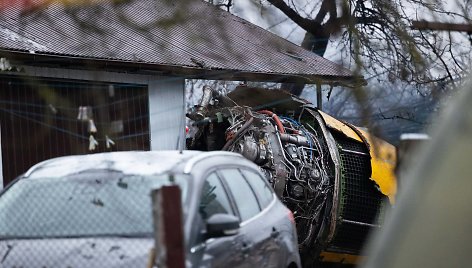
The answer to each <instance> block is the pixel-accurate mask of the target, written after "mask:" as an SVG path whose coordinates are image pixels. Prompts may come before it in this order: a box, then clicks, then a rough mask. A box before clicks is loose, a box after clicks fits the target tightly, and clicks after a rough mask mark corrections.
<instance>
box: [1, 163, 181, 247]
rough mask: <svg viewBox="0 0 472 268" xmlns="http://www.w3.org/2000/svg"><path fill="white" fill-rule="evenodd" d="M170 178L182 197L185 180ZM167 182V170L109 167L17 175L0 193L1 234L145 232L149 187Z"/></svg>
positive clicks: (148, 230) (148, 226)
mask: <svg viewBox="0 0 472 268" xmlns="http://www.w3.org/2000/svg"><path fill="white" fill-rule="evenodd" d="M173 177H174V180H175V182H176V183H177V184H178V185H179V186H180V188H181V189H182V199H183V200H185V199H186V189H187V186H188V185H187V183H188V180H187V179H185V177H183V175H176V176H173ZM169 184H171V181H170V179H169V175H167V174H166V175H146V176H143V175H128V174H123V173H121V172H112V171H108V170H95V171H87V172H81V173H78V174H73V175H68V176H65V177H61V178H47V177H43V178H36V179H29V178H26V179H21V180H19V181H18V182H17V183H15V184H14V185H12V187H10V188H9V189H8V190H7V191H6V192H4V193H3V194H2V195H1V196H0V239H7V238H10V239H13V238H48V237H95V236H123V237H136V236H149V235H151V234H152V232H153V230H152V223H153V220H152V208H151V203H152V202H151V196H150V193H151V190H152V189H158V188H160V187H162V186H163V185H169Z"/></svg>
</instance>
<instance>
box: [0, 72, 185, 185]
mask: <svg viewBox="0 0 472 268" xmlns="http://www.w3.org/2000/svg"><path fill="white" fill-rule="evenodd" d="M23 68H24V70H25V72H24V73H22V75H21V77H23V80H24V81H25V82H24V83H22V82H21V81H23V80H21V79H20V80H15V79H13V78H14V77H17V78H18V77H19V76H17V74H7V73H2V76H3V77H7V78H8V79H3V81H4V82H3V83H2V84H1V85H0V86H1V87H2V88H1V89H2V91H1V92H2V94H7V93H8V92H10V93H9V94H10V95H9V96H2V98H0V99H1V100H0V108H1V109H0V117H1V119H0V127H1V131H2V134H8V138H7V137H6V135H1V139H2V140H1V142H0V144H2V145H3V147H2V146H1V145H0V149H3V151H2V153H3V161H1V156H0V174H1V175H5V172H7V171H8V172H7V173H8V176H3V177H4V183H5V184H6V183H8V182H9V181H11V179H13V175H12V174H14V176H17V175H19V174H21V173H22V172H24V171H26V169H27V168H28V167H30V166H31V165H33V164H34V163H35V162H38V161H41V160H44V159H46V158H51V157H56V156H61V155H67V154H83V153H94V152H101V151H113V150H163V149H176V148H177V147H179V146H180V147H179V149H180V148H183V144H184V141H185V140H184V139H185V132H184V131H185V125H184V123H185V120H184V118H185V112H184V106H185V98H184V84H185V83H184V79H183V78H174V77H158V76H153V75H135V74H124V73H114V72H104V71H93V72H92V71H82V70H67V69H59V68H38V67H30V66H24V67H23ZM12 79H13V80H12ZM71 79H74V80H71ZM9 80H11V81H9ZM12 81H17V82H16V83H22V84H23V85H22V86H23V88H20V87H18V85H17V86H16V87H17V89H19V90H12V89H13V88H11V87H12ZM18 81H20V82H18ZM26 81H27V82H26ZM45 81H46V82H45ZM74 81H75V82H74ZM76 84H77V85H79V84H81V85H82V86H78V87H75V86H73V85H76ZM45 85H46V86H45ZM61 87H66V88H67V87H69V88H68V89H64V90H68V93H65V95H64V94H63V93H64V92H65V91H64V90H61ZM7 88H10V91H8V90H4V89H7ZM125 88H126V90H127V91H126V92H127V93H126V94H124V93H123V92H124V90H125ZM48 90H49V92H50V91H51V90H52V91H54V90H55V91H54V92H55V94H53V95H57V96H56V97H52V98H51V97H49V99H48V97H44V96H42V97H40V96H39V95H41V94H43V95H44V92H45V91H48ZM81 92H82V93H81ZM86 92H88V93H87V94H85V93H86ZM12 93H13V94H12ZM59 93H61V94H59ZM91 93H93V94H91ZM98 93H100V94H98ZM15 94H16V95H15ZM120 94H121V97H120ZM143 94H145V96H144V99H143V98H142V97H143V96H142V95H143ZM136 95H137V96H136ZM58 97H60V99H58ZM39 99H41V100H39ZM2 101H3V104H2V103H1V102H2ZM15 101H17V102H20V103H23V104H25V103H29V104H33V107H29V108H28V109H26V110H22V109H23V108H24V107H23V106H21V105H20V106H18V105H17V106H12V105H11V103H10V104H9V105H6V104H8V102H12V103H14V102H15ZM64 101H65V103H67V104H64V103H63V102H64ZM36 102H37V104H38V105H35V103H36ZM51 103H52V104H53V105H52V107H49V104H51ZM57 103H62V104H61V105H62V106H70V107H66V108H70V109H69V111H68V113H67V115H65V111H64V109H62V110H61V108H64V107H55V106H61V105H58V104H57ZM120 103H121V105H120ZM112 104H113V105H112ZM124 104H126V105H124ZM82 105H84V106H87V105H88V106H92V107H94V108H93V110H94V116H95V117H96V119H95V120H96V122H95V125H96V127H97V128H98V133H97V134H94V138H95V139H96V140H97V141H98V142H99V145H98V146H97V148H96V149H95V150H93V151H90V150H88V145H89V140H87V139H85V138H87V137H88V136H89V135H90V134H91V133H89V132H88V131H89V130H88V124H87V123H85V124H84V122H76V120H77V113H78V110H79V108H78V107H79V106H82ZM106 106H107V107H108V106H109V108H107V109H105V108H104V107H106ZM54 109H56V110H58V114H54V112H53V111H52V110H54ZM56 112H57V111H56ZM143 113H144V115H143ZM56 117H57V118H56ZM137 118H138V119H139V120H138V119H137ZM32 120H33V121H36V122H32ZM44 120H46V121H44ZM51 120H52V121H51ZM120 120H121V121H122V123H121V124H118V125H121V127H122V128H124V129H123V130H122V133H121V134H119V133H118V134H117V133H115V134H108V132H109V131H110V128H112V126H111V125H110V124H109V123H111V122H114V121H120ZM133 120H134V121H133ZM64 121H68V122H69V124H68V125H67V127H66V126H65V125H64ZM131 121H132V122H133V123H130V122H131ZM8 124H10V125H9V127H8V129H5V125H8ZM71 124H72V125H71ZM45 125H49V128H51V127H52V128H53V129H54V128H55V129H54V131H51V130H48V131H49V132H48V131H46V130H45V129H48V127H45ZM114 127H116V125H115V126H114ZM119 127H120V126H118V128H119ZM57 129H59V131H57ZM105 129H106V130H107V131H108V132H107V133H105ZM64 130H65V131H64ZM45 131H46V132H47V133H49V134H48V135H49V136H48V135H46V140H44V139H43V140H35V139H33V138H32V137H35V136H38V133H43V134H42V135H43V138H44V132H45ZM67 132H71V133H72V134H73V135H72V136H77V137H70V136H71V135H70V133H67ZM105 134H108V135H109V136H110V138H111V139H112V140H113V141H114V142H115V145H114V146H111V147H110V148H108V147H106V146H105V144H106V143H105V142H106V139H105ZM15 135H16V137H17V138H16V140H15V141H13V139H14V138H12V137H15ZM179 135H180V136H181V138H180V139H179ZM73 138H75V139H73ZM6 139H8V140H6ZM12 141H13V143H12V144H11V145H8V144H10V143H11V142H12ZM59 143H60V144H59ZM177 143H179V144H180V145H179V146H177ZM6 146H7V147H8V148H6ZM15 146H16V147H15ZM25 146H27V147H25ZM28 146H29V147H28ZM52 147H54V148H52ZM19 148H23V149H22V150H19ZM25 148H26V149H25ZM48 148H49V149H48ZM51 148H52V149H51ZM7 152H9V153H10V154H12V155H13V154H15V155H17V158H18V159H15V162H13V161H11V160H12V159H11V157H9V158H10V159H9V158H6V157H5V154H6V153H7ZM32 155H35V156H34V157H33V156H32ZM25 156H27V157H25ZM7 159H9V160H8V162H7ZM12 163H15V164H12ZM1 164H3V167H2V165H1ZM12 168H13V169H12ZM6 169H8V170H6ZM0 178H2V176H0ZM0 184H2V183H1V181H0Z"/></svg>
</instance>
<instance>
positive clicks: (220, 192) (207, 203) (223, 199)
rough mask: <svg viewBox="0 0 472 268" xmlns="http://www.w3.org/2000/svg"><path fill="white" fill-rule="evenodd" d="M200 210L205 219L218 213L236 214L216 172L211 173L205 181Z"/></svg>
mask: <svg viewBox="0 0 472 268" xmlns="http://www.w3.org/2000/svg"><path fill="white" fill-rule="evenodd" d="M199 212H200V215H201V216H202V218H203V219H205V220H206V219H208V218H209V217H211V216H212V215H214V214H217V213H223V214H231V215H234V213H233V210H232V208H231V204H230V201H229V198H228V195H227V193H226V191H225V189H224V188H223V184H222V183H221V181H220V179H219V178H218V176H217V175H216V173H211V174H210V175H209V176H208V177H207V178H206V179H205V181H204V183H203V188H202V195H201V197H200V207H199Z"/></svg>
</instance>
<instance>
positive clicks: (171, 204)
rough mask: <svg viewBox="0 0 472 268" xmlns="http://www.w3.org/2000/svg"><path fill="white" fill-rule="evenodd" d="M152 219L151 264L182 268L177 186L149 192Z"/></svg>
mask: <svg viewBox="0 0 472 268" xmlns="http://www.w3.org/2000/svg"><path fill="white" fill-rule="evenodd" d="M151 197H152V214H153V219H154V241H155V246H154V253H153V254H151V255H152V258H153V260H152V262H153V264H154V265H155V266H156V265H157V267H159V268H184V267H185V243H184V234H183V220H182V202H181V192H180V188H179V186H177V185H171V186H163V187H162V188H160V189H157V190H154V191H152V192H151Z"/></svg>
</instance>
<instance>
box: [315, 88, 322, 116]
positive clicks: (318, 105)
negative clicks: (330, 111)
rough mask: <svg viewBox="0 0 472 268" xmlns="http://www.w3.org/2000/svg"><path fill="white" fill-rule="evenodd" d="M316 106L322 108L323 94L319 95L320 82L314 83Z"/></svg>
mask: <svg viewBox="0 0 472 268" xmlns="http://www.w3.org/2000/svg"><path fill="white" fill-rule="evenodd" d="M316 107H318V109H319V110H320V111H321V110H322V109H323V96H322V95H321V84H316Z"/></svg>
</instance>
